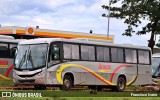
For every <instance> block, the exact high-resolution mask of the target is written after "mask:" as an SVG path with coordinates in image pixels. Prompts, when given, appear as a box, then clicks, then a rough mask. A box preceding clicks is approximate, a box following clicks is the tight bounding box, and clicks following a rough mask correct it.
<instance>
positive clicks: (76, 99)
mask: <svg viewBox="0 0 160 100" xmlns="http://www.w3.org/2000/svg"><path fill="white" fill-rule="evenodd" d="M0 99H1V100H28V99H29V100H97V99H98V100H159V99H160V98H152V97H149V98H143V97H53V98H47V97H44V98H0Z"/></svg>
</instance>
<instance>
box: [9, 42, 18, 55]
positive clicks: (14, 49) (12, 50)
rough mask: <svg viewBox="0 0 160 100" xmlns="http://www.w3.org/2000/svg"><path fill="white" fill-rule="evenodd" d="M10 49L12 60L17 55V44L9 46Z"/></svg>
mask: <svg viewBox="0 0 160 100" xmlns="http://www.w3.org/2000/svg"><path fill="white" fill-rule="evenodd" d="M9 48H10V56H9V57H10V58H14V57H15V53H16V49H17V44H12V43H10V44H9Z"/></svg>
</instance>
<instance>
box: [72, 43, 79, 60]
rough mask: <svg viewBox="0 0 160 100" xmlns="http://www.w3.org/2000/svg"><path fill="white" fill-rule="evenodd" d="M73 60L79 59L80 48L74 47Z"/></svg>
mask: <svg viewBox="0 0 160 100" xmlns="http://www.w3.org/2000/svg"><path fill="white" fill-rule="evenodd" d="M72 59H79V46H78V45H72Z"/></svg>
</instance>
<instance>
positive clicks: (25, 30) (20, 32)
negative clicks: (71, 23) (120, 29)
mask: <svg viewBox="0 0 160 100" xmlns="http://www.w3.org/2000/svg"><path fill="white" fill-rule="evenodd" d="M0 35H11V36H14V38H24V39H33V38H37V37H46V38H49V37H54V38H69V39H70V38H88V39H96V40H109V41H112V42H114V35H109V36H108V37H107V35H105V34H94V33H93V34H91V33H82V32H71V31H60V30H49V29H39V28H34V27H17V26H10V27H0Z"/></svg>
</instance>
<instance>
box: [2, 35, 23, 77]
mask: <svg viewBox="0 0 160 100" xmlns="http://www.w3.org/2000/svg"><path fill="white" fill-rule="evenodd" d="M18 42H20V40H16V39H14V38H13V37H11V36H3V35H0V78H2V79H7V80H8V79H11V78H13V75H12V69H13V67H14V66H13V65H14V57H15V51H16V47H17V45H18Z"/></svg>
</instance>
